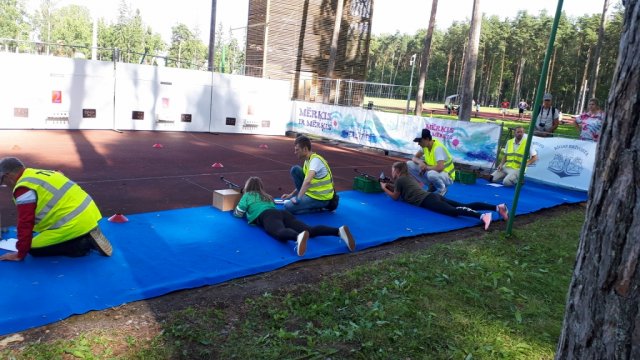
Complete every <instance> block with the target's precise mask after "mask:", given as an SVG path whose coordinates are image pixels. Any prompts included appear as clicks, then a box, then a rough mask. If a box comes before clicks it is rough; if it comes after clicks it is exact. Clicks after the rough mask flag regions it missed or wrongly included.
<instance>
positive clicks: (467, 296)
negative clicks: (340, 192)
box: [0, 209, 584, 359]
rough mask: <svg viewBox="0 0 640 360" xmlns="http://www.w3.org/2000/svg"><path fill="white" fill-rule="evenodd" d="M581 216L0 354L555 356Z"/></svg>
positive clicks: (440, 246) (546, 220) (573, 214)
mask: <svg viewBox="0 0 640 360" xmlns="http://www.w3.org/2000/svg"><path fill="white" fill-rule="evenodd" d="M583 219H584V210H582V209H574V210H571V211H567V212H565V213H563V214H562V215H560V216H553V217H549V218H543V219H540V220H538V221H535V222H533V223H531V224H529V225H526V226H523V227H521V228H516V229H515V231H514V233H513V235H512V236H511V237H509V238H507V237H505V234H504V233H503V232H499V231H493V232H489V233H487V234H485V235H482V236H481V237H479V238H472V239H467V240H463V241H458V242H454V243H449V244H438V245H434V246H432V247H429V248H427V249H423V250H420V251H416V252H414V253H410V254H404V255H399V256H395V257H393V258H389V259H382V260H378V261H375V262H373V263H369V264H365V265H361V266H355V267H354V268H352V269H351V270H349V271H345V272H343V273H338V274H335V275H333V276H331V277H326V280H325V281H322V282H321V283H318V284H308V285H301V286H298V287H297V288H292V289H288V290H286V291H285V290H282V291H276V292H274V293H267V294H263V295H262V296H258V297H251V298H247V299H245V301H244V302H243V303H242V302H241V303H238V304H231V307H225V308H222V309H215V308H198V309H188V310H184V311H179V312H176V313H174V314H173V315H172V316H171V319H170V320H169V321H167V322H166V323H165V324H164V329H163V331H162V333H160V334H157V336H156V337H155V338H154V339H152V340H150V341H145V340H142V339H136V338H131V337H130V336H128V337H123V336H118V334H112V335H107V334H83V335H81V336H79V337H77V338H76V339H73V340H72V341H59V342H55V343H53V344H51V343H50V344H34V345H27V346H26V347H25V348H24V350H22V351H14V352H8V351H4V352H0V358H11V357H14V358H16V359H27V358H28V359H40V358H47V359H62V358H69V355H73V356H74V357H76V358H83V359H103V358H122V359H132V358H134V359H174V358H182V359H193V358H222V359H227V358H237V359H285V358H286V359H307V358H309V359H325V358H335V359H342V358H350V359H423V358H428V359H551V358H553V355H554V351H555V345H556V341H557V338H558V336H559V333H560V328H561V323H562V317H563V312H564V305H565V296H566V293H567V289H568V285H569V281H570V278H571V272H572V268H573V264H574V259H575V254H576V249H577V243H578V238H579V233H580V229H581V225H582V223H583ZM426 220H427V221H428V219H426Z"/></svg>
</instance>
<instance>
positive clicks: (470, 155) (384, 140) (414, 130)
mask: <svg viewBox="0 0 640 360" xmlns="http://www.w3.org/2000/svg"><path fill="white" fill-rule="evenodd" d="M293 111H294V113H293V116H292V120H291V122H290V123H289V124H288V126H287V128H288V129H289V130H291V131H295V132H299V133H306V134H312V135H317V136H321V137H323V138H328V139H333V140H340V141H344V142H348V143H353V144H359V145H363V146H369V147H373V148H378V149H383V150H390V151H397V152H401V153H405V154H414V153H415V152H416V151H417V150H419V147H418V145H417V144H416V143H414V142H413V139H414V138H416V137H418V136H419V134H420V132H421V131H422V129H424V128H427V129H429V130H431V135H432V136H433V137H434V138H436V139H439V140H441V141H442V142H443V143H444V144H445V145H446V146H447V149H449V152H451V156H453V158H454V161H455V162H457V163H463V164H468V165H473V166H479V167H484V168H490V167H492V166H493V164H494V163H495V161H496V155H497V152H498V142H499V139H500V131H501V127H500V125H496V124H483V123H471V122H466V121H455V120H445V119H434V118H424V117H420V116H407V115H402V114H393V113H385V112H378V111H373V110H367V109H361V108H356V107H351V108H350V107H342V106H333V105H324V104H316V103H307V102H301V101H294V106H293Z"/></svg>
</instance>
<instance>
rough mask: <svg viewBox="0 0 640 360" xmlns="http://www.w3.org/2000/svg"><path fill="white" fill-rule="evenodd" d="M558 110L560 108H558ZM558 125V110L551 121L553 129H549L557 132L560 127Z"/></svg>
mask: <svg viewBox="0 0 640 360" xmlns="http://www.w3.org/2000/svg"><path fill="white" fill-rule="evenodd" d="M556 110H558V109H556ZM558 125H560V112H559V111H556V112H555V115H554V117H553V121H552V123H551V130H549V132H551V133H553V132H556V129H557V128H558Z"/></svg>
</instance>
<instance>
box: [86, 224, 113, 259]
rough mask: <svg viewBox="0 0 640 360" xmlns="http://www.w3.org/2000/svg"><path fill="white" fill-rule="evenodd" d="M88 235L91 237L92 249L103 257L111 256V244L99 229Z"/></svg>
mask: <svg viewBox="0 0 640 360" xmlns="http://www.w3.org/2000/svg"><path fill="white" fill-rule="evenodd" d="M89 235H91V240H92V242H93V246H94V248H95V249H96V250H98V252H99V253H100V254H102V255H103V256H111V254H113V248H112V247H111V243H110V242H109V240H107V237H106V236H104V234H103V233H102V231H101V230H100V228H99V227H96V228H95V229H93V230H91V231H90V232H89Z"/></svg>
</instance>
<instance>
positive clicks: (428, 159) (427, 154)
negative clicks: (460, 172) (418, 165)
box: [422, 139, 456, 180]
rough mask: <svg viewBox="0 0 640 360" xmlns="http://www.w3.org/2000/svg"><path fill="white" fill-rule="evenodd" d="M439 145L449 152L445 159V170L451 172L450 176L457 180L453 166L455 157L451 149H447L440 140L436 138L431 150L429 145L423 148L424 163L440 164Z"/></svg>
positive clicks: (430, 164) (429, 164)
mask: <svg viewBox="0 0 640 360" xmlns="http://www.w3.org/2000/svg"><path fill="white" fill-rule="evenodd" d="M438 147H441V148H442V149H444V152H445V153H446V154H447V160H445V162H444V171H446V172H447V173H449V177H451V180H455V179H456V172H455V168H454V166H453V158H452V157H451V154H450V153H449V150H447V148H446V147H445V146H444V145H442V144H441V143H440V142H439V141H438V140H435V139H434V140H433V145H432V146H431V150H429V148H428V147H423V148H422V153H423V154H424V163H425V164H427V165H428V166H436V165H438V161H437V160H436V149H437V148H438Z"/></svg>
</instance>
